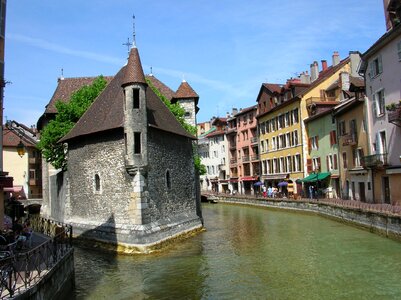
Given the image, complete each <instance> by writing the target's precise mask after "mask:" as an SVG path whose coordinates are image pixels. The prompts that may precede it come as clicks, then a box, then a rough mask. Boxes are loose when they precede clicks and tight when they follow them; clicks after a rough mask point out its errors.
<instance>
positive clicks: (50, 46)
mask: <svg viewBox="0 0 401 300" xmlns="http://www.w3.org/2000/svg"><path fill="white" fill-rule="evenodd" d="M7 38H9V39H10V40H14V41H17V42H20V43H24V44H28V45H30V46H33V47H36V48H40V49H44V50H48V51H52V52H56V53H60V54H67V55H71V56H76V57H81V58H87V59H91V60H95V61H99V62H104V63H109V64H113V65H117V66H122V65H123V64H124V62H123V60H121V59H119V58H116V57H113V56H107V55H102V54H98V53H95V52H89V51H81V50H75V49H70V48H67V47H64V46H61V45H57V44H55V43H52V42H49V41H46V40H43V39H38V38H31V37H28V36H24V35H21V34H13V33H10V34H8V35H7Z"/></svg>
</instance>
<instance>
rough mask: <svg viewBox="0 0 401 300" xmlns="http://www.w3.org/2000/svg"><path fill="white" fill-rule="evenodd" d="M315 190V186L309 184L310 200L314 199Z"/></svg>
mask: <svg viewBox="0 0 401 300" xmlns="http://www.w3.org/2000/svg"><path fill="white" fill-rule="evenodd" d="M313 192H314V187H313V185H312V184H311V185H310V186H309V198H310V200H313V194H314V193H313Z"/></svg>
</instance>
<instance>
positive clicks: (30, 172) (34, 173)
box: [29, 169, 36, 179]
mask: <svg viewBox="0 0 401 300" xmlns="http://www.w3.org/2000/svg"><path fill="white" fill-rule="evenodd" d="M35 175H36V172H35V169H30V170H29V179H36V176H35Z"/></svg>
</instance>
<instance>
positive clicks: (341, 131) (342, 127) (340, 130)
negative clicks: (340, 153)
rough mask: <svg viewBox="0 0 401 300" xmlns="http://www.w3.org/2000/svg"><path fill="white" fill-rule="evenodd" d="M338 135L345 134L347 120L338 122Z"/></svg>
mask: <svg viewBox="0 0 401 300" xmlns="http://www.w3.org/2000/svg"><path fill="white" fill-rule="evenodd" d="M338 135H339V136H342V135H345V121H340V122H338Z"/></svg>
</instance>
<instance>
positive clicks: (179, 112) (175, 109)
mask: <svg viewBox="0 0 401 300" xmlns="http://www.w3.org/2000/svg"><path fill="white" fill-rule="evenodd" d="M146 82H147V83H148V86H149V87H150V88H151V89H152V90H153V92H154V93H155V94H156V95H157V96H158V97H159V98H160V99H161V100H162V101H163V103H164V104H165V105H166V106H167V107H168V109H169V110H170V111H171V112H172V113H173V115H174V116H175V118H176V119H177V120H178V122H180V124H181V126H182V127H184V129H185V130H186V131H187V132H189V133H190V134H192V135H195V136H196V126H192V125H189V124H188V123H187V122H186V121H185V118H184V115H185V110H184V108H182V106H181V105H180V104H179V103H171V102H170V100H168V99H167V98H166V97H165V96H164V95H163V94H162V93H161V92H160V91H159V90H158V89H157V88H156V87H155V86H154V85H153V84H152V82H151V81H150V80H149V79H146Z"/></svg>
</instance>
